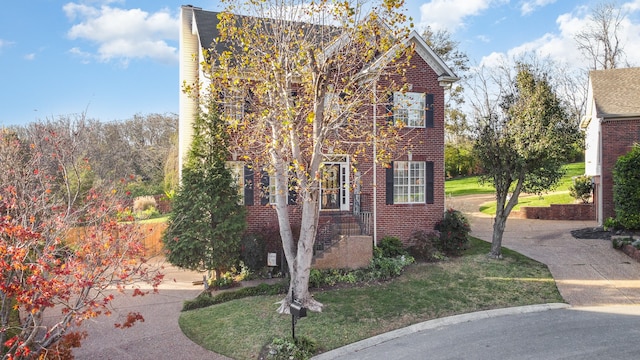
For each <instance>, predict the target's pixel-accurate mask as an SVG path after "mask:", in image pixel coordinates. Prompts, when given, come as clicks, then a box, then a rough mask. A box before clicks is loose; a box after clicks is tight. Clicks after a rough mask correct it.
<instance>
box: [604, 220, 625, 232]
mask: <svg viewBox="0 0 640 360" xmlns="http://www.w3.org/2000/svg"><path fill="white" fill-rule="evenodd" d="M602 227H603V228H604V229H605V230H606V231H611V230H620V229H622V225H620V222H619V221H618V220H616V219H615V218H612V217H610V218H607V219H605V221H604V224H602Z"/></svg>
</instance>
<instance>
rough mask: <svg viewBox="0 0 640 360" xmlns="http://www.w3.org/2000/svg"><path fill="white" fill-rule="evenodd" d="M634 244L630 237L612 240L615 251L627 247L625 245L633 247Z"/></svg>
mask: <svg viewBox="0 0 640 360" xmlns="http://www.w3.org/2000/svg"><path fill="white" fill-rule="evenodd" d="M632 243H633V239H632V238H630V237H628V238H613V239H612V240H611V245H612V246H613V248H614V249H620V248H621V247H623V246H625V245H631V244H632Z"/></svg>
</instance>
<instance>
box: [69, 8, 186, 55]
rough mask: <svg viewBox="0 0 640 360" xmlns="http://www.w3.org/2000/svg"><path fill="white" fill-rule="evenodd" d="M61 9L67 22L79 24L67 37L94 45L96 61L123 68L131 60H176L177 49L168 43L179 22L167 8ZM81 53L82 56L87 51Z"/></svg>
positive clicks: (172, 37)
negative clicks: (112, 62) (144, 9)
mask: <svg viewBox="0 0 640 360" xmlns="http://www.w3.org/2000/svg"><path fill="white" fill-rule="evenodd" d="M112 2H114V1H107V3H112ZM63 10H64V12H65V14H66V15H67V17H68V18H69V19H70V20H72V21H76V20H77V21H79V23H77V24H75V25H73V26H72V27H71V29H70V30H69V31H68V33H67V35H68V36H69V38H71V39H74V40H76V39H84V40H87V41H89V42H91V43H94V44H96V45H97V50H96V52H97V54H96V55H95V57H96V58H97V59H98V60H99V61H104V62H108V61H111V60H117V61H120V62H121V63H122V64H123V65H125V66H126V64H128V62H129V61H130V60H131V59H143V58H150V59H153V60H157V61H160V62H164V63H175V62H177V61H178V54H177V48H176V47H175V46H172V45H170V44H169V42H168V41H175V40H177V38H178V29H179V20H178V17H177V16H172V14H171V13H170V12H169V11H168V10H166V9H163V10H160V11H158V12H155V13H148V12H146V11H143V10H141V9H124V8H118V7H111V6H108V5H102V6H101V7H99V8H98V7H95V6H90V5H85V4H80V3H68V4H66V5H64V7H63ZM74 49H75V50H74ZM74 49H72V50H71V51H70V52H71V53H74V54H76V55H77V54H78V51H80V49H79V48H74ZM81 53H82V54H83V57H84V55H85V54H86V51H82V52H81Z"/></svg>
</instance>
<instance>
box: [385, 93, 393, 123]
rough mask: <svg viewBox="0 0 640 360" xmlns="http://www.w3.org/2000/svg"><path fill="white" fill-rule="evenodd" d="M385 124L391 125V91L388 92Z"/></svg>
mask: <svg viewBox="0 0 640 360" xmlns="http://www.w3.org/2000/svg"><path fill="white" fill-rule="evenodd" d="M386 109H387V124H388V125H393V123H394V121H393V93H391V94H389V98H388V99H387V105H386Z"/></svg>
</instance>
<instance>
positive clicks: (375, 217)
mask: <svg viewBox="0 0 640 360" xmlns="http://www.w3.org/2000/svg"><path fill="white" fill-rule="evenodd" d="M377 123H378V80H374V81H373V246H378V171H377V168H378V159H377V158H376V154H377V153H378V147H377V142H378V141H377V140H378V127H377Z"/></svg>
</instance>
